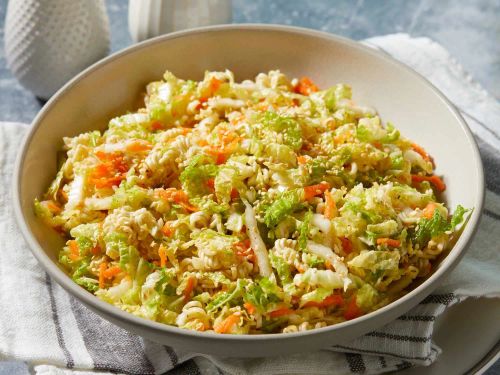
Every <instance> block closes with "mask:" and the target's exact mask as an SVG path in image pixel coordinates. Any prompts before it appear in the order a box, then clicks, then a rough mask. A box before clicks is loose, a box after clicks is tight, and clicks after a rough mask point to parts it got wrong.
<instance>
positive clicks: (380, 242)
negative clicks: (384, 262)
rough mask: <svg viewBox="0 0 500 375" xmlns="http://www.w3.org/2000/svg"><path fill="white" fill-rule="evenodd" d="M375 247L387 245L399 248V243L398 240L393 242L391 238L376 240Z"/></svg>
mask: <svg viewBox="0 0 500 375" xmlns="http://www.w3.org/2000/svg"><path fill="white" fill-rule="evenodd" d="M377 245H387V246H391V247H399V246H401V241H400V240H394V239H392V238H386V237H382V238H377Z"/></svg>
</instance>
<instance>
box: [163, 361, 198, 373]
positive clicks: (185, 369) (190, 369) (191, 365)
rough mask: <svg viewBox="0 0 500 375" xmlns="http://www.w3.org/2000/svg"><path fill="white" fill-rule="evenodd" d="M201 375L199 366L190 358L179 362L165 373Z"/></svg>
mask: <svg viewBox="0 0 500 375" xmlns="http://www.w3.org/2000/svg"><path fill="white" fill-rule="evenodd" d="M167 374H168V375H201V371H200V368H199V367H198V365H197V364H196V362H195V361H194V359H190V360H188V361H186V362H184V363H181V364H180V365H179V366H177V367H176V368H174V369H172V370H170V371H168V372H166V373H165V375H167Z"/></svg>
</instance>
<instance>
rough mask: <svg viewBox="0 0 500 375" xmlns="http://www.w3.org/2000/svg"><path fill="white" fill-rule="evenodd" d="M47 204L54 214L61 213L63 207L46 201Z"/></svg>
mask: <svg viewBox="0 0 500 375" xmlns="http://www.w3.org/2000/svg"><path fill="white" fill-rule="evenodd" d="M46 202H47V208H48V209H49V210H50V212H52V213H53V214H58V213H59V212H61V207H59V206H58V205H57V204H56V203H55V202H54V201H46Z"/></svg>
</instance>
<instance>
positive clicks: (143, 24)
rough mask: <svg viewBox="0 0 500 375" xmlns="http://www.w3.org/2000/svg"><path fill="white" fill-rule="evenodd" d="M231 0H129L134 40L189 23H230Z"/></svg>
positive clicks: (191, 25) (129, 17) (197, 24)
mask: <svg viewBox="0 0 500 375" xmlns="http://www.w3.org/2000/svg"><path fill="white" fill-rule="evenodd" d="M231 18H232V3H231V0H129V13H128V24H129V31H130V36H131V37H132V40H133V41H134V42H140V41H142V40H145V39H148V38H152V37H154V36H158V35H162V34H166V33H170V32H172V31H177V30H183V29H190V28H193V27H200V26H209V25H216V24H222V23H230V22H231Z"/></svg>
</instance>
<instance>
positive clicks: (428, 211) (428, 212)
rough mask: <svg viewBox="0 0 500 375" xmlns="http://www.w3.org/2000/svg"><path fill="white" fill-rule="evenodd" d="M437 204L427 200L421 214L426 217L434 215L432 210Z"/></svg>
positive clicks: (434, 209)
mask: <svg viewBox="0 0 500 375" xmlns="http://www.w3.org/2000/svg"><path fill="white" fill-rule="evenodd" d="M436 208H437V204H436V203H434V202H429V204H427V206H426V207H425V208H424V209H423V211H422V216H423V217H425V218H426V219H430V218H432V216H433V215H434V211H436Z"/></svg>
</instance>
